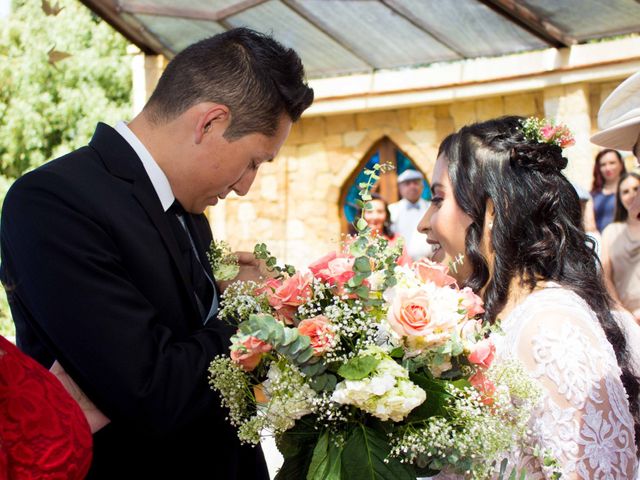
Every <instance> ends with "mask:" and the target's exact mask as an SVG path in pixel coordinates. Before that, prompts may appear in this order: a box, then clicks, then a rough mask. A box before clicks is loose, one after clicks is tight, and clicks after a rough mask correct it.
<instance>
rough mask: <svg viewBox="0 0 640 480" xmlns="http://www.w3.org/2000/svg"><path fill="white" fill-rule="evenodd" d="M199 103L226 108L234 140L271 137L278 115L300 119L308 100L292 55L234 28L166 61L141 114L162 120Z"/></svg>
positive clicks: (297, 61)
mask: <svg viewBox="0 0 640 480" xmlns="http://www.w3.org/2000/svg"><path fill="white" fill-rule="evenodd" d="M201 102H215V103H219V104H222V105H226V106H227V107H229V110H230V113H231V123H230V125H229V127H228V128H227V130H226V131H225V133H224V136H225V138H227V139H228V140H236V139H238V138H240V137H242V136H245V135H247V134H250V133H262V134H265V135H267V136H273V135H274V134H275V132H276V130H277V127H278V120H279V118H280V116H281V114H282V113H286V114H287V115H288V116H289V118H290V119H291V121H293V122H295V121H297V120H298V119H299V118H300V115H301V114H302V112H303V111H304V110H305V109H306V108H307V107H309V105H311V102H313V90H312V89H311V88H309V86H308V85H307V84H306V83H305V81H304V67H303V66H302V61H301V60H300V57H299V56H298V54H297V53H296V52H295V51H294V50H293V49H291V48H286V47H284V46H283V45H281V44H280V43H279V42H277V41H276V40H274V39H273V38H271V37H270V36H268V35H264V34H262V33H259V32H256V31H253V30H250V29H247V28H235V29H232V30H229V31H227V32H224V33H221V34H219V35H215V36H213V37H209V38H206V39H204V40H201V41H199V42H197V43H194V44H193V45H191V46H189V47H187V48H185V49H184V50H182V51H181V52H180V53H178V54H177V55H176V56H175V57H174V58H173V60H171V61H170V62H169V64H168V65H167V68H166V69H165V71H164V72H163V74H162V76H161V77H160V80H159V81H158V85H157V87H156V89H155V90H154V92H153V93H152V95H151V97H150V98H149V101H148V103H147V105H146V106H145V112H146V113H147V115H148V116H149V119H150V120H151V121H152V122H156V123H164V122H167V121H170V120H172V119H174V118H176V117H177V116H178V115H180V114H181V113H183V112H184V111H186V110H187V109H189V108H190V107H192V106H194V105H196V104H198V103H201Z"/></svg>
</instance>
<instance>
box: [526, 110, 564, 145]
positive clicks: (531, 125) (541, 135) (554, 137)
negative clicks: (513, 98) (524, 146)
mask: <svg viewBox="0 0 640 480" xmlns="http://www.w3.org/2000/svg"><path fill="white" fill-rule="evenodd" d="M521 123H522V133H523V134H524V138H526V139H527V140H529V141H531V142H538V143H550V144H552V145H557V146H558V147H560V148H566V147H570V146H572V145H574V144H575V143H576V141H575V139H574V138H573V134H572V133H571V130H569V127H567V126H566V125H565V124H564V123H559V124H557V125H556V124H555V123H554V122H553V121H550V120H547V119H546V118H543V119H539V118H536V117H529V118H527V119H526V120H523V121H522V122H521Z"/></svg>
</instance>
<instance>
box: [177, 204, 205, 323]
mask: <svg viewBox="0 0 640 480" xmlns="http://www.w3.org/2000/svg"><path fill="white" fill-rule="evenodd" d="M167 214H168V215H169V223H170V224H171V227H172V229H173V233H174V235H175V237H176V240H177V241H178V246H179V247H180V253H181V254H182V259H183V264H184V266H185V267H186V269H187V272H188V274H189V278H190V279H191V284H192V285H193V290H194V293H195V298H196V303H197V305H198V310H199V311H200V315H201V317H202V321H203V323H206V321H207V319H208V315H209V310H210V308H211V304H212V302H213V295H214V292H213V282H212V280H211V279H210V278H209V277H208V276H207V273H206V272H205V267H204V265H202V263H201V261H200V258H199V256H198V253H197V251H196V244H195V243H194V240H193V239H194V238H195V237H194V235H195V232H194V231H193V224H192V219H191V217H190V215H189V214H188V213H187V212H186V211H185V210H184V208H182V205H180V203H179V202H178V200H176V201H175V202H173V205H171V207H169V210H167Z"/></svg>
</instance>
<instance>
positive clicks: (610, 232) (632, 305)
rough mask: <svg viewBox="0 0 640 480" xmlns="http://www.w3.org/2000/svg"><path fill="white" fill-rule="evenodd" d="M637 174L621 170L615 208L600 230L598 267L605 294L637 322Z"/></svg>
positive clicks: (639, 223)
mask: <svg viewBox="0 0 640 480" xmlns="http://www.w3.org/2000/svg"><path fill="white" fill-rule="evenodd" d="M639 190H640V174H638V173H634V172H631V173H624V174H622V176H621V177H620V181H619V183H618V193H617V194H616V211H615V217H614V220H613V222H612V223H610V224H609V225H608V226H607V227H606V228H605V229H604V232H603V233H602V266H603V269H604V274H605V280H606V284H607V288H608V289H609V293H610V294H611V296H612V297H613V299H614V300H615V301H616V302H617V303H618V304H619V305H620V306H621V307H624V308H625V309H626V310H628V311H629V312H631V313H632V314H633V316H634V317H635V319H636V321H637V322H640V219H638V214H640V208H639V207H640V202H635V206H634V200H635V199H636V197H637V196H638V191H639Z"/></svg>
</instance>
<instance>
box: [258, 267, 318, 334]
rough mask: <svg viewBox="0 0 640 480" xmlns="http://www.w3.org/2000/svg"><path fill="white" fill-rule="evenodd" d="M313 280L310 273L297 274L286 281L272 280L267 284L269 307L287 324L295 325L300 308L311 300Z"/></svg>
mask: <svg viewBox="0 0 640 480" xmlns="http://www.w3.org/2000/svg"><path fill="white" fill-rule="evenodd" d="M311 280H312V278H311V274H310V273H302V272H296V273H295V274H294V275H293V276H292V277H289V278H287V279H285V280H282V281H281V280H275V281H274V279H271V280H268V281H267V282H266V285H267V286H268V287H269V289H267V292H266V293H267V299H268V300H269V305H271V306H272V307H273V308H274V310H275V311H276V316H277V317H278V318H279V319H281V320H283V321H284V322H285V323H286V324H288V325H293V317H294V316H295V313H296V311H297V309H298V307H299V306H300V305H302V304H303V303H305V302H307V301H308V300H309V299H310V298H311Z"/></svg>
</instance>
